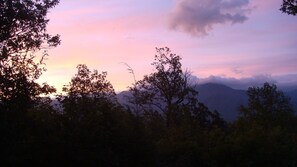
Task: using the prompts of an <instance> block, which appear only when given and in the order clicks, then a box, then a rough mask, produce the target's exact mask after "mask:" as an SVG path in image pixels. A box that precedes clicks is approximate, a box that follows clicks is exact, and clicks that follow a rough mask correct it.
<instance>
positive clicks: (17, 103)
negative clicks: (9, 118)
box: [0, 0, 60, 110]
mask: <svg viewBox="0 0 297 167" xmlns="http://www.w3.org/2000/svg"><path fill="white" fill-rule="evenodd" d="M0 2H1V3H0V4H1V6H0V23H1V24H0V26H1V27H0V103H1V106H2V110H3V109H4V110H24V109H26V108H28V107H29V106H32V103H33V101H34V100H36V98H38V97H39V95H41V94H47V93H52V92H54V91H55V89H54V88H53V87H51V86H49V85H47V84H46V83H44V84H43V85H40V84H38V83H37V82H36V79H38V78H39V77H40V75H41V74H42V72H43V71H44V70H45V68H44V67H43V65H44V57H45V56H46V55H47V53H46V52H44V53H43V55H42V57H41V58H40V60H39V61H36V59H37V57H36V56H34V54H35V53H36V52H37V51H40V50H41V49H43V50H44V49H47V48H50V47H55V46H57V45H58V44H59V43H60V40H59V36H58V35H56V36H51V35H50V34H48V33H47V31H46V25H47V23H48V22H49V20H48V19H47V18H46V15H47V13H48V10H49V9H51V8H53V7H54V6H55V5H57V4H58V2H59V1H58V0H33V1H32V0H1V1H0Z"/></svg>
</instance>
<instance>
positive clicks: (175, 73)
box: [130, 47, 214, 127]
mask: <svg viewBox="0 0 297 167" xmlns="http://www.w3.org/2000/svg"><path fill="white" fill-rule="evenodd" d="M156 52H157V54H156V55H155V62H153V63H152V65H153V66H155V69H156V71H155V72H154V73H152V74H150V75H145V76H144V78H143V79H142V80H140V81H138V82H136V84H135V85H134V87H131V88H130V91H131V92H132V95H133V99H132V102H133V103H134V104H135V105H136V106H138V107H140V108H141V109H142V111H143V112H152V111H156V112H159V113H161V114H162V116H164V118H165V121H166V124H167V126H174V125H175V124H179V123H178V122H180V121H181V120H182V119H195V120H197V121H196V122H197V123H198V124H201V125H202V126H204V127H207V126H209V125H210V123H211V121H212V119H213V116H214V115H213V114H212V113H211V112H210V111H209V110H208V108H207V107H206V106H204V105H203V104H202V103H200V102H198V100H197V94H198V92H197V91H196V90H195V89H194V86H193V85H190V84H189V73H188V72H183V70H182V65H181V62H180V60H181V58H180V56H178V55H176V54H173V53H171V50H170V49H169V48H167V47H165V48H156ZM187 117H189V118H187Z"/></svg>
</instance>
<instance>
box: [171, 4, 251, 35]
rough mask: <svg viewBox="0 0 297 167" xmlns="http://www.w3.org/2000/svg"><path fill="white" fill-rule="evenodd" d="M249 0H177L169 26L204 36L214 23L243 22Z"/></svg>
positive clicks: (245, 18) (245, 17)
mask: <svg viewBox="0 0 297 167" xmlns="http://www.w3.org/2000/svg"><path fill="white" fill-rule="evenodd" d="M248 5H249V0H178V1H177V3H176V7H175V9H174V10H173V12H172V13H171V15H170V18H169V27H170V28H171V29H173V30H180V31H184V32H186V33H189V34H191V35H193V36H205V35H207V34H208V32H209V31H210V30H212V29H213V26H214V25H215V24H226V23H231V24H235V23H243V22H244V21H246V20H247V13H248V11H249V9H248Z"/></svg>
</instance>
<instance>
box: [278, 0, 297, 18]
mask: <svg viewBox="0 0 297 167" xmlns="http://www.w3.org/2000/svg"><path fill="white" fill-rule="evenodd" d="M280 10H281V11H282V12H283V13H287V14H288V15H294V16H295V15H296V14H297V0H283V3H282V5H281V8H280Z"/></svg>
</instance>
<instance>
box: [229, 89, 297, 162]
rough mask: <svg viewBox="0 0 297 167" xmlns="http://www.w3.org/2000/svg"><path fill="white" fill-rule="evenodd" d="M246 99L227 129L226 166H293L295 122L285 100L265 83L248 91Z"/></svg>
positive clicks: (287, 100) (296, 149) (294, 156)
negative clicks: (228, 130) (227, 155)
mask: <svg viewBox="0 0 297 167" xmlns="http://www.w3.org/2000/svg"><path fill="white" fill-rule="evenodd" d="M247 95H248V100H249V101H248V105H247V106H241V107H240V117H239V119H238V120H237V121H235V123H234V124H233V126H232V129H231V130H232V131H231V134H230V137H229V142H230V144H229V150H230V151H227V153H228V154H229V155H230V157H233V158H232V160H230V161H229V162H228V163H229V164H228V163H227V164H228V165H230V164H232V166H275V167H277V166H292V167H293V166H296V164H297V160H296V155H297V147H296V122H295V121H296V118H295V115H294V114H293V109H292V106H291V104H290V103H289V98H288V97H286V96H285V95H284V93H283V92H282V91H279V90H277V87H276V85H273V84H272V85H270V84H269V83H264V85H263V86H262V87H250V88H249V89H248V91H247ZM238 153H240V154H238ZM225 163H226V162H225Z"/></svg>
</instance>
